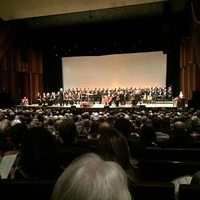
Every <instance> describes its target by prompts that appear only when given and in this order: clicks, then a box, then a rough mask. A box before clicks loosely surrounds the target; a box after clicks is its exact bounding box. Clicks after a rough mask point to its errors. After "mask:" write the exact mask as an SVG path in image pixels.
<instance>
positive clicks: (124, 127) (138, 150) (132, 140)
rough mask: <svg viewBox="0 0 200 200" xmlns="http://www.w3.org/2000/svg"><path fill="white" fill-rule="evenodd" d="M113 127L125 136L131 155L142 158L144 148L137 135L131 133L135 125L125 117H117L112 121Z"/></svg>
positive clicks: (144, 151)
mask: <svg viewBox="0 0 200 200" xmlns="http://www.w3.org/2000/svg"><path fill="white" fill-rule="evenodd" d="M114 128H116V129H117V130H119V131H120V132H121V133H122V134H123V135H124V136H125V138H126V140H127V142H128V145H129V149H130V153H131V155H132V156H133V157H134V158H137V159H141V158H143V157H144V155H145V154H146V148H145V146H143V145H141V144H140V143H139V137H138V136H139V135H135V134H133V133H134V130H135V127H134V125H133V124H132V123H131V121H130V120H128V119H125V118H118V119H117V120H116V121H115V123H114Z"/></svg>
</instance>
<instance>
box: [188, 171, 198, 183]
mask: <svg viewBox="0 0 200 200" xmlns="http://www.w3.org/2000/svg"><path fill="white" fill-rule="evenodd" d="M190 184H191V185H198V186H200V171H197V172H196V173H195V174H193V176H192V179H191V182H190Z"/></svg>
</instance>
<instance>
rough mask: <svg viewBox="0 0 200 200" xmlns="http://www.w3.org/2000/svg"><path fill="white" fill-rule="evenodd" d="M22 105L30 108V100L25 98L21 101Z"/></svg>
mask: <svg viewBox="0 0 200 200" xmlns="http://www.w3.org/2000/svg"><path fill="white" fill-rule="evenodd" d="M21 105H22V106H28V99H27V98H26V97H24V98H23V99H21Z"/></svg>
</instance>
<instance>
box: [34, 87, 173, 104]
mask: <svg viewBox="0 0 200 200" xmlns="http://www.w3.org/2000/svg"><path fill="white" fill-rule="evenodd" d="M172 98H173V91H172V86H169V87H146V88H140V87H139V88H136V87H135V88H133V87H129V88H128V87H127V88H120V87H118V88H106V89H105V88H94V89H92V88H83V89H82V88H71V89H66V90H64V89H63V88H60V89H59V91H57V92H51V93H49V92H47V93H42V94H40V93H39V92H38V93H37V95H36V97H35V102H36V103H37V104H39V105H48V106H69V105H81V103H83V102H84V103H88V104H95V103H98V104H103V105H105V106H112V105H115V106H116V107H118V106H119V105H123V106H125V105H127V104H132V105H133V106H134V105H137V104H138V103H153V102H157V101H163V100H169V101H171V100H172Z"/></svg>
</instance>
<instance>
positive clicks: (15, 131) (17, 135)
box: [10, 123, 27, 149]
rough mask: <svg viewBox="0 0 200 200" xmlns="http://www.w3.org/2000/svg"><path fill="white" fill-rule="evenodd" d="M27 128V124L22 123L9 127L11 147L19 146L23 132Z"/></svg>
mask: <svg viewBox="0 0 200 200" xmlns="http://www.w3.org/2000/svg"><path fill="white" fill-rule="evenodd" d="M26 130H27V126H26V125H25V124H22V123H17V124H15V125H14V126H11V128H10V137H11V140H12V143H13V148H18V149H19V148H20V146H21V142H22V138H23V134H24V132H25V131H26Z"/></svg>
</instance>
